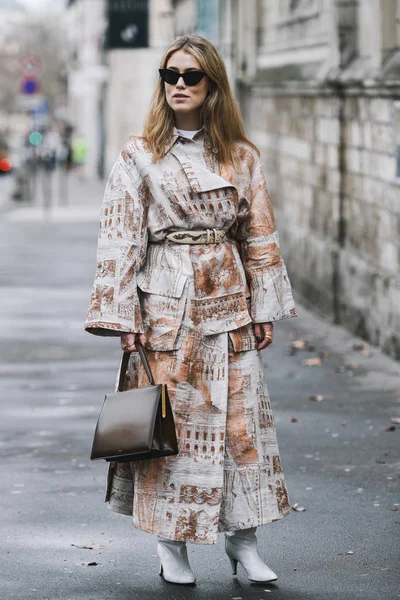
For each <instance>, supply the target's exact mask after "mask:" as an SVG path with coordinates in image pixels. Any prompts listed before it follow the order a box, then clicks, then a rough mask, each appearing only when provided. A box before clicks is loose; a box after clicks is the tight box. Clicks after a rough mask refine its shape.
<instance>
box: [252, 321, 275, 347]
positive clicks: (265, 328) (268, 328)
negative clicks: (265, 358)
mask: <svg viewBox="0 0 400 600" xmlns="http://www.w3.org/2000/svg"><path fill="white" fill-rule="evenodd" d="M273 329H274V324H273V323H271V322H268V323H254V335H255V336H256V338H257V341H258V346H257V350H263V349H264V348H267V346H269V345H270V344H272V340H273V337H274V332H273ZM265 334H267V337H265Z"/></svg>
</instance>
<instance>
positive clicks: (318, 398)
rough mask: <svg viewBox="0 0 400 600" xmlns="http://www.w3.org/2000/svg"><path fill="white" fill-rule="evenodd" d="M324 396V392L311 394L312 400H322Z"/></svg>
mask: <svg viewBox="0 0 400 600" xmlns="http://www.w3.org/2000/svg"><path fill="white" fill-rule="evenodd" d="M323 399H324V396H323V395H322V394H313V395H312V396H310V400H314V402H322V400H323Z"/></svg>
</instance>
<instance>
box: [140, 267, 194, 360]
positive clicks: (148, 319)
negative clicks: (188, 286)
mask: <svg viewBox="0 0 400 600" xmlns="http://www.w3.org/2000/svg"><path fill="white" fill-rule="evenodd" d="M185 281H186V278H185V280H184V281H183V285H182V286H181V287H179V288H178V290H179V291H180V295H178V291H177V290H176V288H175V290H176V291H175V292H173V293H174V294H175V295H172V290H173V288H174V286H173V285H171V282H170V281H165V287H164V289H159V283H158V281H157V285H156V284H155V280H153V281H151V280H150V281H149V280H147V282H143V281H142V282H140V284H139V281H138V288H139V301H140V307H141V313H142V321H143V327H144V335H145V337H146V348H147V349H148V350H160V351H163V350H177V349H178V348H179V347H180V345H181V344H182V339H181V337H180V336H178V332H179V329H180V326H181V324H182V319H183V315H184V311H185V306H186V296H187V294H186V291H185V290H184V288H185ZM152 283H153V285H151V284H152ZM143 288H145V289H143ZM166 291H169V295H167V294H166Z"/></svg>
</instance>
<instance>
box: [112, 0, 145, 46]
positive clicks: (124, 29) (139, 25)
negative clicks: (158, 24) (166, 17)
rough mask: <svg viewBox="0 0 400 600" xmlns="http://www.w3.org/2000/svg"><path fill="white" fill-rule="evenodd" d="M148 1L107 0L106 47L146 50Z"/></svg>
mask: <svg viewBox="0 0 400 600" xmlns="http://www.w3.org/2000/svg"><path fill="white" fill-rule="evenodd" d="M148 45H149V6H148V0H108V32H107V47H108V48H109V49H112V48H147V47H148Z"/></svg>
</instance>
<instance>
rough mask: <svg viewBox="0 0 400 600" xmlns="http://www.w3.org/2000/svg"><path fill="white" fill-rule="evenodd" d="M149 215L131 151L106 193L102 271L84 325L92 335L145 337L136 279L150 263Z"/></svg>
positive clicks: (98, 271)
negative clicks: (143, 266) (147, 260)
mask: <svg viewBox="0 0 400 600" xmlns="http://www.w3.org/2000/svg"><path fill="white" fill-rule="evenodd" d="M147 212H148V186H147V182H146V179H145V177H142V175H141V173H140V172H139V171H138V168H137V165H136V161H135V159H134V156H133V152H132V149H131V148H129V149H128V147H127V146H126V147H125V148H124V149H123V150H122V152H121V154H120V156H119V158H118V160H117V162H116V163H115V165H114V167H113V169H112V171H111V175H110V177H109V179H108V182H107V185H106V189H105V193H104V200H103V206H102V211H101V219H100V231H99V238H98V248H97V268H96V274H95V279H94V284H93V291H92V296H91V299H90V305H89V310H88V313H87V318H86V323H85V329H86V331H88V332H89V333H92V334H94V335H102V336H119V335H121V333H123V332H128V333H130V332H132V333H134V332H139V333H143V324H142V319H141V312H140V304H139V299H138V295H137V284H136V278H137V273H138V272H139V270H140V268H141V267H142V265H143V264H144V262H145V259H146V249H147V239H148V233H147Z"/></svg>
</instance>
